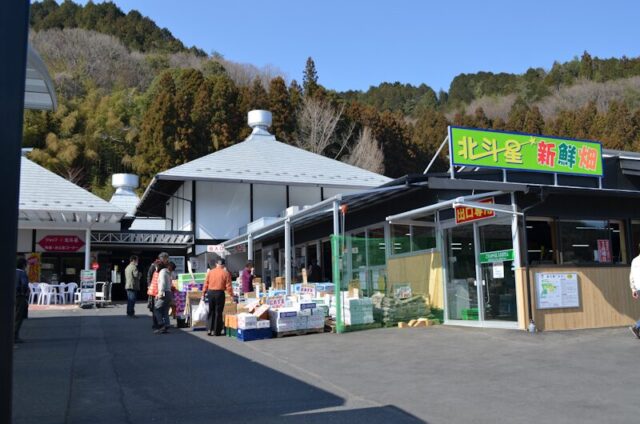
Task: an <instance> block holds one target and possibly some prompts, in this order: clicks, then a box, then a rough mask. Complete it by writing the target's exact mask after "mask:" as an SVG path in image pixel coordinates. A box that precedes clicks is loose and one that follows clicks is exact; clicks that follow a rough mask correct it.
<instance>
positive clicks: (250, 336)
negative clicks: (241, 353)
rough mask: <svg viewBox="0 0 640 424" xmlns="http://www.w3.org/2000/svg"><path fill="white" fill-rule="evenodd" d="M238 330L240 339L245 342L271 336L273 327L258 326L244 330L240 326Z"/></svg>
mask: <svg viewBox="0 0 640 424" xmlns="http://www.w3.org/2000/svg"><path fill="white" fill-rule="evenodd" d="M237 332H238V333H237V338H238V340H241V341H243V342H250V341H252V340H262V339H270V338H271V328H256V329H252V330H243V329H242V328H238V330H237Z"/></svg>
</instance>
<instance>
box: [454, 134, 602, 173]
mask: <svg viewBox="0 0 640 424" xmlns="http://www.w3.org/2000/svg"><path fill="white" fill-rule="evenodd" d="M449 148H450V153H451V161H452V162H453V165H461V166H474V167H475V166H478V167H487V168H504V169H520V170H525V171H537V172H553V173H558V174H572V175H586V176H594V177H601V176H602V146H601V145H600V143H598V142H595V141H583V140H572V139H566V138H556V137H547V136H540V135H530V134H520V133H506V132H501V131H489V130H477V129H473V128H460V127H449Z"/></svg>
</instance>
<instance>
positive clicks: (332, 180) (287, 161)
mask: <svg viewBox="0 0 640 424" xmlns="http://www.w3.org/2000/svg"><path fill="white" fill-rule="evenodd" d="M157 178H158V179H161V180H165V179H166V180H210V181H228V182H252V183H265V184H288V185H314V186H325V187H326V186H335V187H354V188H367V187H377V186H379V185H381V184H385V183H387V182H389V181H391V179H390V178H387V177H385V176H383V175H380V174H376V173H374V172H370V171H367V170H364V169H361V168H358V167H355V166H352V165H348V164H346V163H344V162H340V161H338V160H334V159H329V158H327V157H325V156H321V155H318V154H315V153H311V152H308V151H306V150H303V149H300V148H297V147H294V146H290V145H288V144H285V143H281V142H279V141H277V140H276V138H275V137H274V136H273V135H270V134H268V133H266V132H264V134H260V133H258V134H256V133H254V134H252V135H251V136H249V137H248V138H247V139H246V140H245V141H243V142H241V143H238V144H235V145H233V146H231V147H227V148H226V149H223V150H219V151H217V152H215V153H212V154H210V155H207V156H204V157H201V158H199V159H196V160H193V161H191V162H189V163H186V164H184V165H180V166H177V167H175V168H172V169H169V170H167V171H165V172H162V173H160V174H158V176H157Z"/></svg>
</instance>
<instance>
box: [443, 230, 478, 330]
mask: <svg viewBox="0 0 640 424" xmlns="http://www.w3.org/2000/svg"><path fill="white" fill-rule="evenodd" d="M473 233H474V226H473V225H465V226H458V227H453V228H450V229H448V230H445V231H444V237H445V243H446V246H447V277H448V278H447V291H446V293H447V318H448V319H449V320H464V321H478V318H479V311H478V285H477V283H476V258H475V257H476V251H475V242H474V234H473Z"/></svg>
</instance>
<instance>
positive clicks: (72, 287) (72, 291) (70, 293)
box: [64, 283, 78, 303]
mask: <svg viewBox="0 0 640 424" xmlns="http://www.w3.org/2000/svg"><path fill="white" fill-rule="evenodd" d="M77 289H78V285H77V284H76V283H68V284H67V290H66V291H65V293H64V298H65V301H64V303H67V299H69V303H71V302H75V299H76V290H77Z"/></svg>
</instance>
